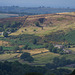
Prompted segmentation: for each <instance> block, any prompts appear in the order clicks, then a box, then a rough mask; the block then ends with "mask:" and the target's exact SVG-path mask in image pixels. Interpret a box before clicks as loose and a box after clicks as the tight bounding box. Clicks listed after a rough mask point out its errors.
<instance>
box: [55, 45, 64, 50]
mask: <svg viewBox="0 0 75 75" xmlns="http://www.w3.org/2000/svg"><path fill="white" fill-rule="evenodd" d="M54 47H57V48H59V49H60V48H64V46H63V45H54Z"/></svg>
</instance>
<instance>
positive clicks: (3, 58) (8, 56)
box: [0, 53, 18, 60]
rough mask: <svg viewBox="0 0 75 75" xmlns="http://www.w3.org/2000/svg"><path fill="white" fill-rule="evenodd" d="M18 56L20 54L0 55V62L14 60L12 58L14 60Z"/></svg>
mask: <svg viewBox="0 0 75 75" xmlns="http://www.w3.org/2000/svg"><path fill="white" fill-rule="evenodd" d="M17 55H18V53H13V54H0V60H8V59H12V58H14V57H15V56H17Z"/></svg>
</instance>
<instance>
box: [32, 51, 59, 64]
mask: <svg viewBox="0 0 75 75" xmlns="http://www.w3.org/2000/svg"><path fill="white" fill-rule="evenodd" d="M59 56H60V55H59V54H55V53H51V52H47V53H42V54H38V55H34V56H33V58H34V63H39V64H46V63H52V60H53V58H54V57H59Z"/></svg>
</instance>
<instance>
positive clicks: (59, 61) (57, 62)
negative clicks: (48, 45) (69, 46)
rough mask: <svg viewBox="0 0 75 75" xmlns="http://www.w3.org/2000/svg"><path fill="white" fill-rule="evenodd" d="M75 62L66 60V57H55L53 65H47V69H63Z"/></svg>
mask: <svg viewBox="0 0 75 75" xmlns="http://www.w3.org/2000/svg"><path fill="white" fill-rule="evenodd" d="M74 63H75V61H72V60H70V59H66V58H65V57H62V58H58V57H55V58H54V59H53V63H52V64H51V63H47V64H46V67H47V68H49V69H54V68H55V69H56V68H57V67H63V66H66V65H70V64H74Z"/></svg>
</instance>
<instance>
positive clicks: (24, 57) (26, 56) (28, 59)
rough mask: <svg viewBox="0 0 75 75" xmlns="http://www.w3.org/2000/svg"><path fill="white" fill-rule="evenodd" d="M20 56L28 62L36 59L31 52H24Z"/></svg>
mask: <svg viewBox="0 0 75 75" xmlns="http://www.w3.org/2000/svg"><path fill="white" fill-rule="evenodd" d="M20 58H21V59H23V60H24V61H28V62H32V61H33V60H34V59H33V57H32V56H31V55H30V53H27V52H25V53H23V54H22V55H21V57H20Z"/></svg>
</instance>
